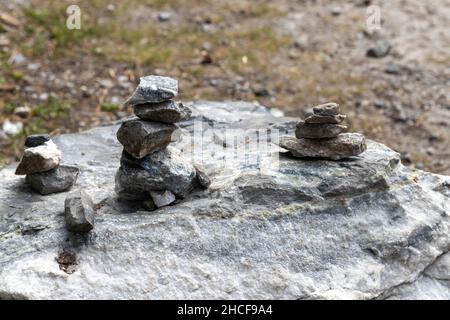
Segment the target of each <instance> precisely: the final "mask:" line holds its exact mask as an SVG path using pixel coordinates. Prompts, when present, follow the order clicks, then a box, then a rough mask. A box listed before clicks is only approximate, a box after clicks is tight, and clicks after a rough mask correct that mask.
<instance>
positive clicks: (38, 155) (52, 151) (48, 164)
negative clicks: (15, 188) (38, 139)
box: [16, 140, 61, 175]
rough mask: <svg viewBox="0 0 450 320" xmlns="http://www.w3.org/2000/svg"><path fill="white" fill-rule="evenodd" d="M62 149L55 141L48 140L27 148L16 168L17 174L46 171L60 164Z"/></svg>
mask: <svg viewBox="0 0 450 320" xmlns="http://www.w3.org/2000/svg"><path fill="white" fill-rule="evenodd" d="M60 161H61V151H59V149H58V147H57V146H56V144H54V143H53V141H51V140H50V141H47V142H45V143H44V144H42V145H39V146H37V147H32V148H28V149H25V152H24V154H23V157H22V160H21V161H20V163H19V165H18V166H17V169H16V174H17V175H24V174H32V173H37V172H45V171H48V170H51V169H53V168H55V167H56V166H58V165H59V162H60Z"/></svg>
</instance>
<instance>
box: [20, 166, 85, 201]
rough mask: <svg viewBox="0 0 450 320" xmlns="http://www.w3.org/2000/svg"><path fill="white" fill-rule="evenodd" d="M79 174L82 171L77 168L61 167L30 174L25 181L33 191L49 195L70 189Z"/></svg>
mask: <svg viewBox="0 0 450 320" xmlns="http://www.w3.org/2000/svg"><path fill="white" fill-rule="evenodd" d="M79 173H80V170H79V169H78V168H77V167H75V166H67V165H60V166H58V167H57V168H54V169H52V170H50V171H46V172H41V173H33V174H29V175H27V176H26V178H25V181H26V182H27V183H28V185H29V186H30V187H31V188H32V189H33V190H35V191H37V192H39V193H40V194H42V195H47V194H51V193H58V192H64V191H66V190H68V189H70V188H71V187H72V186H73V185H74V184H75V182H76V181H77V178H78V174H79Z"/></svg>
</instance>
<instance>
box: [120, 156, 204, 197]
mask: <svg viewBox="0 0 450 320" xmlns="http://www.w3.org/2000/svg"><path fill="white" fill-rule="evenodd" d="M195 177H196V172H195V169H194V167H193V166H192V164H191V163H189V161H187V160H186V159H184V158H183V157H182V156H181V155H180V154H179V152H178V151H177V150H175V149H173V148H171V147H168V148H167V149H164V150H161V151H157V152H154V153H152V154H150V155H148V156H146V157H144V158H143V159H135V158H133V157H131V156H130V155H129V154H127V153H126V152H124V153H123V154H122V158H121V161H120V168H119V170H118V171H117V174H116V192H117V194H118V195H119V197H120V198H122V199H125V200H145V199H146V198H148V193H149V192H150V191H153V190H169V191H171V192H172V193H174V194H175V195H176V196H177V197H180V198H184V197H186V196H187V195H188V194H189V192H190V191H192V190H193V188H194V185H195Z"/></svg>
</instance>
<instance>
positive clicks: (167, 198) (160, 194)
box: [150, 190, 176, 208]
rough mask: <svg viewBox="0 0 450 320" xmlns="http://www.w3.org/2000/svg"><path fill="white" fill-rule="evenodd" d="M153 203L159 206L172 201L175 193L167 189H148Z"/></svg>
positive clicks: (166, 204)
mask: <svg viewBox="0 0 450 320" xmlns="http://www.w3.org/2000/svg"><path fill="white" fill-rule="evenodd" d="M150 196H151V197H152V200H153V203H154V204H155V206H156V207H158V208H161V207H165V206H168V205H169V204H171V203H173V202H174V201H175V200H176V198H175V195H174V194H173V193H172V192H170V191H169V190H164V191H150Z"/></svg>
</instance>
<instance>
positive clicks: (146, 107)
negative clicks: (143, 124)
mask: <svg viewBox="0 0 450 320" xmlns="http://www.w3.org/2000/svg"><path fill="white" fill-rule="evenodd" d="M133 109H134V114H135V115H137V116H138V117H139V118H141V119H142V120H149V121H160V122H165V123H176V122H180V121H183V120H187V119H189V117H190V116H191V114H192V111H191V109H189V108H188V107H186V106H184V105H183V104H182V103H179V102H175V101H173V100H170V101H165V102H161V103H145V104H140V105H137V106H134V107H133Z"/></svg>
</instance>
